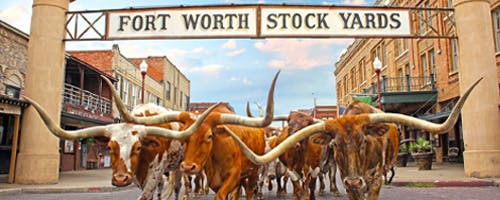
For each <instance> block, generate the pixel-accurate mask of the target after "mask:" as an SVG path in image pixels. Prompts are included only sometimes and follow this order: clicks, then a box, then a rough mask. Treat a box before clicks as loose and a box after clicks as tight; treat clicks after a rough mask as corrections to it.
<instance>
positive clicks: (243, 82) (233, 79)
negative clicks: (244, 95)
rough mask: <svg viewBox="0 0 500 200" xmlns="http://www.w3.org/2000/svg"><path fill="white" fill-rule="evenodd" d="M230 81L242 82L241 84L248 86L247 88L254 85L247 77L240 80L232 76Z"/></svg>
mask: <svg viewBox="0 0 500 200" xmlns="http://www.w3.org/2000/svg"><path fill="white" fill-rule="evenodd" d="M229 80H230V81H234V82H240V83H242V84H243V85H247V86H248V85H253V82H252V81H250V80H248V78H247V77H243V78H241V79H240V78H238V77H234V76H231V77H229Z"/></svg>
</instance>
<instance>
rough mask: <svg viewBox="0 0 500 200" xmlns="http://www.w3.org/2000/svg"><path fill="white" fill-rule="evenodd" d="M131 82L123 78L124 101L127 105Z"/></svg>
mask: <svg viewBox="0 0 500 200" xmlns="http://www.w3.org/2000/svg"><path fill="white" fill-rule="evenodd" d="M129 86H130V85H129V82H128V81H127V80H125V79H123V102H124V103H125V105H129V103H128V100H129V96H128V95H129Z"/></svg>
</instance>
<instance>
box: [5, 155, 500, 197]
mask: <svg viewBox="0 0 500 200" xmlns="http://www.w3.org/2000/svg"><path fill="white" fill-rule="evenodd" d="M6 182H7V179H6V177H1V178H0V196H1V195H3V194H12V193H20V192H27V193H57V192H65V193H66V192H110V191H117V190H122V189H127V188H130V187H135V186H134V185H133V184H132V185H130V186H127V187H125V188H118V187H115V186H112V185H111V169H98V170H86V171H71V172H61V173H60V177H59V182H58V183H57V184H44V185H21V184H7V183H6ZM392 185H394V186H408V187H479V186H497V187H498V186H499V185H500V178H486V179H478V178H469V177H465V175H464V172H463V164H450V163H443V164H437V163H433V164H432V170H430V171H419V170H417V168H416V166H415V163H413V162H412V163H408V167H398V168H396V176H395V177H394V179H393V182H392Z"/></svg>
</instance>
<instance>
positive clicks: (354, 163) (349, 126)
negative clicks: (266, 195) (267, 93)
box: [227, 78, 482, 200]
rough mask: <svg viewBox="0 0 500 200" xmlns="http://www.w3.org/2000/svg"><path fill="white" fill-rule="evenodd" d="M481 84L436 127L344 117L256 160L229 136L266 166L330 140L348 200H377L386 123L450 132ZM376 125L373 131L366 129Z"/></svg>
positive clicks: (399, 118)
mask: <svg viewBox="0 0 500 200" xmlns="http://www.w3.org/2000/svg"><path fill="white" fill-rule="evenodd" d="M481 80H482V78H480V79H479V80H478V81H476V82H475V83H474V84H473V85H472V86H471V87H470V88H469V89H468V90H467V91H466V92H465V93H464V94H463V96H462V97H461V98H460V100H459V101H458V102H457V104H456V105H455V107H454V108H453V110H452V112H451V113H450V115H449V117H448V119H447V120H446V121H445V122H444V123H442V124H435V123H432V122H428V121H425V120H421V119H418V118H414V117H411V116H406V115H403V114H396V113H370V114H359V115H344V116H342V117H340V118H337V119H329V120H326V121H324V122H320V123H317V124H314V125H311V126H308V127H306V128H303V129H301V130H300V131H299V132H297V133H295V134H294V135H292V136H290V137H288V139H287V140H285V141H283V142H282V143H281V144H280V145H278V146H277V147H276V148H274V149H273V150H271V151H270V152H268V153H266V154H265V155H262V156H259V155H256V154H255V153H253V152H252V151H251V150H250V149H248V148H247V147H246V146H245V143H243V142H241V140H240V138H239V137H238V136H237V135H235V134H233V133H231V131H230V130H229V129H227V130H228V133H229V134H231V136H232V137H233V138H234V139H235V141H237V142H238V144H239V145H240V147H241V148H242V150H243V152H244V153H245V155H247V156H248V157H249V158H250V159H251V160H252V161H253V162H254V163H257V164H264V163H266V162H269V161H271V160H273V159H275V158H276V157H278V156H280V155H281V154H283V153H285V152H286V151H287V150H288V149H290V148H292V147H294V146H295V144H296V143H297V142H299V141H300V140H303V139H305V138H307V137H308V136H310V135H313V134H315V133H318V134H317V135H315V136H313V138H312V139H313V141H315V142H316V143H322V144H326V143H328V142H329V141H330V140H333V143H334V151H335V153H334V154H335V156H334V157H335V161H337V164H338V166H339V169H340V175H341V177H342V180H343V183H344V185H345V188H346V190H347V193H348V194H349V199H351V200H353V199H356V200H358V199H370V200H372V199H378V196H379V192H380V188H381V186H382V181H383V180H382V173H383V172H384V162H385V158H384V155H385V152H384V151H385V149H386V148H387V145H388V141H387V137H386V136H384V134H386V133H387V130H388V129H389V126H388V125H387V124H385V123H398V124H402V125H406V126H411V127H415V128H419V129H423V130H427V131H429V132H431V133H434V134H439V133H443V132H447V131H449V130H450V129H451V128H452V127H453V126H454V124H455V123H456V121H457V119H458V116H459V115H460V109H461V108H462V106H463V105H464V103H465V100H466V99H467V97H468V96H469V94H470V93H471V92H472V89H473V88H474V87H475V86H476V85H477V84H478V83H479V82H480V81H481ZM374 125H378V126H376V127H378V128H375V129H374V130H373V131H366V129H367V128H370V127H373V126H374Z"/></svg>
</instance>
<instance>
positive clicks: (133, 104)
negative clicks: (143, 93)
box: [132, 85, 140, 106]
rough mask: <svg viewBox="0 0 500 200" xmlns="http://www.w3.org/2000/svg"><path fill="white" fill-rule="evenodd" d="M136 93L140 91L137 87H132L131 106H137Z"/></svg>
mask: <svg viewBox="0 0 500 200" xmlns="http://www.w3.org/2000/svg"><path fill="white" fill-rule="evenodd" d="M137 91H140V89H139V87H138V86H136V85H132V106H136V105H137Z"/></svg>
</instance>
